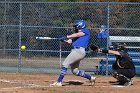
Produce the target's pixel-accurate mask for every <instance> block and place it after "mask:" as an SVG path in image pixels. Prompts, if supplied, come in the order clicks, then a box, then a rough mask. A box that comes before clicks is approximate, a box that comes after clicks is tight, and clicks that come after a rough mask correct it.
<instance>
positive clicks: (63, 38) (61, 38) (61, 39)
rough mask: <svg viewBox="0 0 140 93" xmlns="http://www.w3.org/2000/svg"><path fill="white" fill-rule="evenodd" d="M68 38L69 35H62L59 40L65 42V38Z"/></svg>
mask: <svg viewBox="0 0 140 93" xmlns="http://www.w3.org/2000/svg"><path fill="white" fill-rule="evenodd" d="M67 39H68V38H67V36H64V37H60V38H59V40H60V41H62V42H63V41H64V40H67Z"/></svg>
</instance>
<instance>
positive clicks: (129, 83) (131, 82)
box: [124, 80, 133, 86]
mask: <svg viewBox="0 0 140 93" xmlns="http://www.w3.org/2000/svg"><path fill="white" fill-rule="evenodd" d="M131 85H133V80H130V81H128V82H126V83H124V86H131Z"/></svg>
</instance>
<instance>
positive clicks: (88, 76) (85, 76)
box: [77, 70, 91, 80]
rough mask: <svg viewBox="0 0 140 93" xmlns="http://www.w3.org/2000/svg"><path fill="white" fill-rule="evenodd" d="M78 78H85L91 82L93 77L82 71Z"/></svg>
mask: <svg viewBox="0 0 140 93" xmlns="http://www.w3.org/2000/svg"><path fill="white" fill-rule="evenodd" d="M77 76H81V77H84V78H86V79H89V80H91V75H89V74H86V73H85V72H84V71H80V70H79V72H78V74H77Z"/></svg>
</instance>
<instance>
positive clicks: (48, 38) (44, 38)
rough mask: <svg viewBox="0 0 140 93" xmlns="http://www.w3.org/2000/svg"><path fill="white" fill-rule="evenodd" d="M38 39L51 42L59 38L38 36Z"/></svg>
mask: <svg viewBox="0 0 140 93" xmlns="http://www.w3.org/2000/svg"><path fill="white" fill-rule="evenodd" d="M36 39H41V40H51V39H58V38H51V37H39V36H37V37H36Z"/></svg>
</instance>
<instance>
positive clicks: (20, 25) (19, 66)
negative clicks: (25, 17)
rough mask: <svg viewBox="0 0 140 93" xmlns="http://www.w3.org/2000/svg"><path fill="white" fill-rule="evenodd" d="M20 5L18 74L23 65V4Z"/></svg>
mask: <svg viewBox="0 0 140 93" xmlns="http://www.w3.org/2000/svg"><path fill="white" fill-rule="evenodd" d="M19 4H20V6H19V7H20V18H19V55H18V59H19V62H18V72H21V65H22V59H21V54H22V53H21V28H22V23H21V21H22V4H21V3H19Z"/></svg>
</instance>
